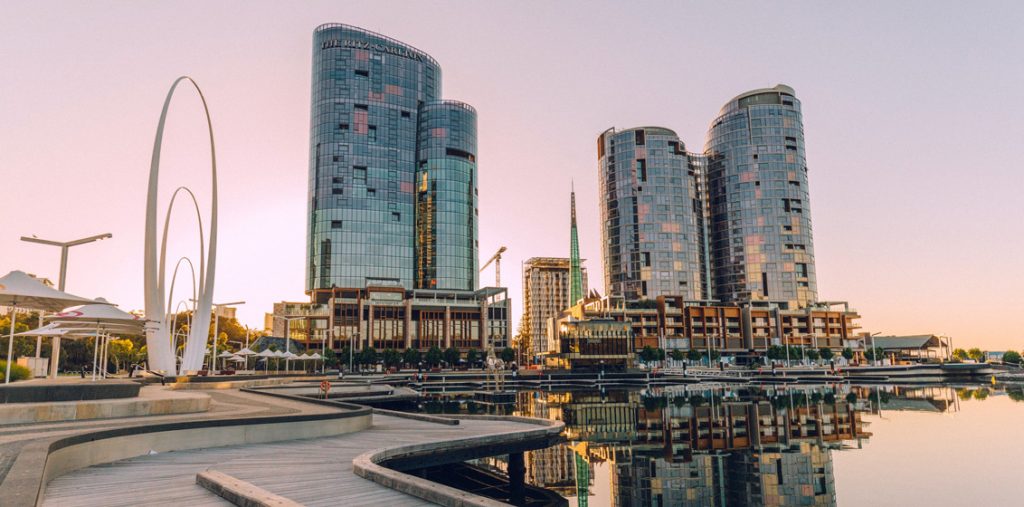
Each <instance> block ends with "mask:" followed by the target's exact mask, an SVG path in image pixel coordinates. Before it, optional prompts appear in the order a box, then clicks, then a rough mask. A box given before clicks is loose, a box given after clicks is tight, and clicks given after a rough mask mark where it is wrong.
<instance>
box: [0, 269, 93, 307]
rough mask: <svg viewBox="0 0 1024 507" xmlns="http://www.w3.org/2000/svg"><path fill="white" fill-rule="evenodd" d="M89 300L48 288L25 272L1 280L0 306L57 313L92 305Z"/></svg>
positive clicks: (13, 272)
mask: <svg viewBox="0 0 1024 507" xmlns="http://www.w3.org/2000/svg"><path fill="white" fill-rule="evenodd" d="M91 302H92V301H89V300H88V299H85V298H83V297H78V296H75V295H72V294H68V293H67V292H62V291H59V290H57V289H54V288H51V287H47V286H46V285H44V284H43V282H40V281H39V280H36V279H35V278H32V277H31V276H28V275H27V274H25V272H23V271H11V272H10V273H7V274H6V275H4V277H3V278H0V305H3V306H17V307H19V308H31V309H33V310H45V311H48V312H55V311H58V310H60V309H61V308H65V307H67V306H69V305H80V304H85V303H91Z"/></svg>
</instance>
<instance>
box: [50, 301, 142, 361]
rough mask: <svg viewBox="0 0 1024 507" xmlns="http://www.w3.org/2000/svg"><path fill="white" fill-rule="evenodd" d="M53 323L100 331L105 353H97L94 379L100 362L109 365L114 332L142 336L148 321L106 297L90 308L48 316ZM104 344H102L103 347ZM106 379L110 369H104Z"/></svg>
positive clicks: (79, 307)
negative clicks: (109, 336) (108, 353)
mask: <svg viewBox="0 0 1024 507" xmlns="http://www.w3.org/2000/svg"><path fill="white" fill-rule="evenodd" d="M47 319H48V320H50V321H51V323H53V324H57V325H60V326H63V327H71V326H74V327H79V328H81V327H86V326H88V327H92V328H93V329H95V330H96V338H95V343H96V347H95V348H96V349H98V348H100V347H102V352H99V351H97V350H93V356H94V361H93V363H94V368H93V379H94V380H95V378H96V368H95V365H96V364H97V360H98V361H99V364H103V365H106V364H107V343H108V341H107V339H108V335H109V334H111V333H116V334H119V335H131V336H141V335H142V334H143V333H144V332H145V324H146V321H145V319H143V318H142V317H139V316H137V315H132V314H130V313H128V312H126V311H124V310H121V309H119V308H117V307H116V306H114V305H112V304H110V303H109V302H107V300H105V299H103V298H96V300H95V301H93V302H91V303H90V304H86V305H78V306H72V307H70V308H65V309H64V310H63V311H62V312H60V313H57V314H54V315H51V316H49V317H47ZM101 344H102V345H101ZM103 376H104V377H105V376H106V367H105V366H104V367H103Z"/></svg>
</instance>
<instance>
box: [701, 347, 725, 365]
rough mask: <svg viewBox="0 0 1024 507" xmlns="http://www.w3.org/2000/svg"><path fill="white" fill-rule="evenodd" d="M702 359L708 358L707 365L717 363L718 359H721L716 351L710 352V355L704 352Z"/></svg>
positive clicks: (720, 355)
mask: <svg viewBox="0 0 1024 507" xmlns="http://www.w3.org/2000/svg"><path fill="white" fill-rule="evenodd" d="M704 357H707V358H708V364H711V363H712V362H714V361H718V359H719V358H721V357H722V354H721V353H720V352H718V351H717V350H712V351H711V352H710V353H708V352H705V353H704Z"/></svg>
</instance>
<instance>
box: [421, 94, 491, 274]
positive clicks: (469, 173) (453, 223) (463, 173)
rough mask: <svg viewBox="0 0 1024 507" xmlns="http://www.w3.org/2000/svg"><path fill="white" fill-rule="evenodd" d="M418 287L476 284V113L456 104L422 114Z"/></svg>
mask: <svg viewBox="0 0 1024 507" xmlns="http://www.w3.org/2000/svg"><path fill="white" fill-rule="evenodd" d="M418 132H419V156H418V167H417V170H416V287H417V288H423V289H454V290H475V289H476V286H477V272H478V268H477V262H478V261H477V202H476V200H477V172H476V110H475V109H473V108H472V107H470V106H469V105H467V104H463V103H462V102H456V101H443V102H432V103H429V104H426V105H424V106H423V107H421V108H420V112H419V129H418Z"/></svg>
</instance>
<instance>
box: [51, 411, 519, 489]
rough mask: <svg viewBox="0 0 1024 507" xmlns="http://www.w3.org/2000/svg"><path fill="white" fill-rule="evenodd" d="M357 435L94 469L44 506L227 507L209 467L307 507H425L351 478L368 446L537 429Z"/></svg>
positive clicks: (406, 429) (385, 419) (443, 428)
mask: <svg viewBox="0 0 1024 507" xmlns="http://www.w3.org/2000/svg"><path fill="white" fill-rule="evenodd" d="M373 421H374V422H373V426H372V427H371V428H370V429H368V430H363V431H360V432H357V433H351V434H346V435H340V436H335V437H327V438H320V439H309V440H291V441H285V442H277V443H271V444H258V445H247V446H231V447H220V448H213V449H203V450H195V451H185V452H170V453H163V454H157V455H150V456H142V457H138V458H133V459H128V460H124V461H119V462H115V463H111V464H107V465H100V466H93V467H89V468H85V469H82V470H78V471H75V472H72V473H70V474H67V475H65V476H63V477H59V478H57V479H54V480H53V481H52V482H51V483H50V484H49V486H48V487H47V488H46V494H45V497H44V500H43V504H42V505H44V506H60V507H75V506H94V505H104V506H110V507H116V506H134V505H142V504H144V505H147V506H160V505H167V506H171V505H174V506H177V505H190V506H191V505H197V506H204V505H230V504H228V503H227V502H225V501H223V500H221V499H220V498H218V497H216V496H214V495H213V494H212V493H209V492H208V491H206V490H205V489H203V488H202V487H200V486H198V485H196V474H198V473H200V472H202V471H204V470H207V469H210V470H215V471H218V472H223V473H226V474H228V475H230V476H232V477H235V478H237V479H241V480H243V481H246V482H249V483H252V484H253V485H255V486H257V487H260V488H262V489H264V490H267V491H269V492H271V493H274V494H276V495H280V496H282V497H285V498H287V499H289V500H293V501H295V502H298V503H301V504H303V505H308V506H319V505H323V506H333V505H339V503H344V504H347V505H387V506H388V507H400V506H407V505H431V504H430V503H429V502H427V501H425V500H421V499H419V498H416V497H413V496H409V495H406V494H404V493H400V492H398V491H395V490H392V489H389V488H386V487H384V486H381V485H379V484H377V483H375V482H372V481H369V480H366V479H363V478H361V477H359V476H357V475H355V473H353V465H352V460H353V459H355V458H356V457H357V456H359V455H361V454H363V453H365V452H366V451H368V450H370V449H376V448H382V447H395V446H400V445H406V444H423V443H429V442H437V441H442V440H451V439H458V438H465V437H473V436H481V435H490V434H501V433H514V432H520V431H526V430H535V429H536V428H537V426H536V425H534V424H527V423H522V422H513V421H506V420H462V421H461V422H460V425H458V426H448V425H442V424H437V423H431V422H425V421H418V420H412V419H406V418H398V417H392V416H385V415H380V414H375V415H374V416H373Z"/></svg>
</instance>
